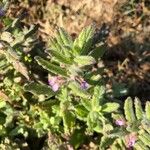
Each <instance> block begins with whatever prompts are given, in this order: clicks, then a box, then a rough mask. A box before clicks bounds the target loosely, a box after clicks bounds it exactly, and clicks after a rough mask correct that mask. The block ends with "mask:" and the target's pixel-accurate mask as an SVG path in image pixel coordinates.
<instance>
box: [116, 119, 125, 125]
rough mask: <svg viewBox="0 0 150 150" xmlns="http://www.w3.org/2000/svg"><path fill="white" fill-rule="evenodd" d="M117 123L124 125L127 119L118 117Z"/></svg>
mask: <svg viewBox="0 0 150 150" xmlns="http://www.w3.org/2000/svg"><path fill="white" fill-rule="evenodd" d="M115 123H116V125H118V126H124V125H125V120H124V119H118V120H116V121H115Z"/></svg>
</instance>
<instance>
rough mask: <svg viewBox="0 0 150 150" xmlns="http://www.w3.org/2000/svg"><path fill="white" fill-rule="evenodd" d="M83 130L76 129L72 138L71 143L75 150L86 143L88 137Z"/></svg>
mask: <svg viewBox="0 0 150 150" xmlns="http://www.w3.org/2000/svg"><path fill="white" fill-rule="evenodd" d="M84 132H85V131H84V130H83V129H76V130H75V131H74V133H73V134H72V136H71V139H70V143H71V145H73V147H74V148H75V149H78V148H79V146H80V145H81V144H83V143H84V141H85V139H86V135H85V133H84Z"/></svg>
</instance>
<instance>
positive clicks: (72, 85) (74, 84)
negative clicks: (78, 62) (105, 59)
mask: <svg viewBox="0 0 150 150" xmlns="http://www.w3.org/2000/svg"><path fill="white" fill-rule="evenodd" d="M68 87H69V88H70V89H71V90H72V93H73V94H75V95H76V96H80V97H82V98H85V99H86V98H89V97H90V95H89V94H88V93H87V92H86V91H84V90H82V89H81V87H80V85H79V84H78V83H77V82H70V83H69V85H68Z"/></svg>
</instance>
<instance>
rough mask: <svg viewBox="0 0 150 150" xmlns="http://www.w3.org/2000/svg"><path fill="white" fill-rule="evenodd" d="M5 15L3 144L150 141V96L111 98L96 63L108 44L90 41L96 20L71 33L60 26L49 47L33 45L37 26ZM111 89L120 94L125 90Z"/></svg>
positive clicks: (0, 87) (140, 145)
mask: <svg viewBox="0 0 150 150" xmlns="http://www.w3.org/2000/svg"><path fill="white" fill-rule="evenodd" d="M1 20H2V23H3V24H4V26H5V28H4V29H3V30H2V31H1V32H0V73H1V77H0V148H1V149H17V148H19V149H36V146H37V147H38V146H40V144H41V143H42V142H43V141H44V142H45V143H44V145H42V146H43V150H44V149H61V148H64V149H67V148H68V147H70V148H74V149H80V147H81V148H82V145H86V144H89V143H90V142H91V141H92V142H93V143H94V144H95V145H96V147H98V145H99V148H100V149H102V150H107V149H112V150H115V149H116V150H125V149H127V148H132V147H133V148H134V149H137V150H138V149H141V150H147V149H149V148H150V102H149V101H148V102H146V104H145V109H144V106H142V104H141V102H140V100H139V99H138V98H135V100H134V101H133V100H132V99H131V98H130V97H128V98H127V99H126V100H125V102H124V109H123V108H122V106H121V105H120V104H119V103H118V102H117V101H115V100H111V99H110V97H109V96H108V95H107V94H108V90H107V88H106V87H105V82H102V81H104V79H103V75H102V73H103V69H104V68H96V70H95V66H94V65H95V64H97V63H99V61H100V59H101V57H102V56H103V54H104V52H105V48H104V46H103V45H100V46H98V45H94V44H93V39H94V29H93V27H92V26H89V27H87V28H85V29H83V31H82V32H81V33H80V35H79V36H78V37H77V38H76V39H75V40H74V41H73V40H72V39H71V37H70V36H69V35H68V33H67V32H66V31H65V30H64V29H62V28H59V29H58V32H57V35H56V37H53V38H52V37H51V38H50V40H49V42H48V44H47V47H46V50H45V52H46V53H45V52H44V51H42V50H40V51H39V48H38V47H36V45H35V41H36V38H35V36H34V33H35V31H36V26H30V27H29V28H27V27H26V26H20V21H21V20H20V19H18V18H17V19H15V20H14V21H13V20H12V19H10V18H7V17H6V16H3V17H2V18H1ZM35 51H36V52H35ZM47 54H48V55H47ZM47 80H48V81H47ZM102 83H103V84H102ZM120 87H121V90H119V88H120ZM114 89H116V90H115V91H113V94H114V95H115V96H117V97H119V96H120V95H121V91H124V90H125V88H124V86H119V85H118V86H117V87H116V88H114ZM122 110H123V112H122ZM32 140H33V141H36V144H35V143H34V142H33V141H32ZM17 141H18V142H17ZM41 141H42V142H41ZM31 143H32V144H31ZM33 143H34V144H33ZM33 147H34V148H33Z"/></svg>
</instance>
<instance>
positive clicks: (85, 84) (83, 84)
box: [81, 81, 89, 90]
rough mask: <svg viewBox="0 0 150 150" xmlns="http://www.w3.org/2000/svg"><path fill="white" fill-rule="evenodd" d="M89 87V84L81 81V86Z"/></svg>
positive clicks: (83, 87)
mask: <svg viewBox="0 0 150 150" xmlns="http://www.w3.org/2000/svg"><path fill="white" fill-rule="evenodd" d="M88 87H89V84H88V83H87V82H86V81H82V82H81V88H82V89H84V90H86V89H87V88H88Z"/></svg>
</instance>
